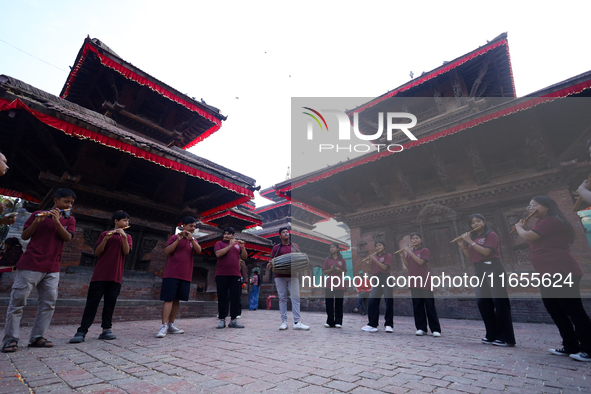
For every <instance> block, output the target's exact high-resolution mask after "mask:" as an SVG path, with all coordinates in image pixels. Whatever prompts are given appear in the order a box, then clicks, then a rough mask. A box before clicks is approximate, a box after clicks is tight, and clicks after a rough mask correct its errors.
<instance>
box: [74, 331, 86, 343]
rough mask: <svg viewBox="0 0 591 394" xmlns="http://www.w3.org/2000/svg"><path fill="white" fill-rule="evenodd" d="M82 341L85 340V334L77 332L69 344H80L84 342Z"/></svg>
mask: <svg viewBox="0 0 591 394" xmlns="http://www.w3.org/2000/svg"><path fill="white" fill-rule="evenodd" d="M84 339H86V334H84V333H83V332H77V333H76V335H74V338H72V339H70V343H82V342H84Z"/></svg>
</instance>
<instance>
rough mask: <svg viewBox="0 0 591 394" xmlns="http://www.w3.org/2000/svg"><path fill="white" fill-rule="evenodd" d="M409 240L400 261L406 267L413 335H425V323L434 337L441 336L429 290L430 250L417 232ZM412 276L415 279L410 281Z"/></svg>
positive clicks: (431, 292) (433, 300) (433, 299)
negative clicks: (411, 308)
mask: <svg viewBox="0 0 591 394" xmlns="http://www.w3.org/2000/svg"><path fill="white" fill-rule="evenodd" d="M410 241H411V242H412V245H413V246H406V247H405V248H404V253H402V254H401V255H400V257H401V259H402V263H403V264H404V266H405V267H406V269H408V277H409V285H408V287H409V288H410V294H411V296H412V307H413V312H414V317H415V327H416V329H417V332H415V335H417V336H422V335H425V334H426V333H427V332H428V331H427V323H428V324H429V327H430V328H431V332H432V333H433V336H434V337H435V338H437V337H440V336H441V325H440V324H439V318H438V317H437V310H436V309H435V298H434V297H433V291H432V290H431V275H430V271H429V259H430V258H431V252H430V251H429V249H427V248H425V247H424V246H423V240H422V239H421V235H420V234H419V233H412V234H411V235H410ZM411 277H414V278H415V280H413V281H410V278H411Z"/></svg>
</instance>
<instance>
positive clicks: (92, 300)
mask: <svg viewBox="0 0 591 394" xmlns="http://www.w3.org/2000/svg"><path fill="white" fill-rule="evenodd" d="M120 291H121V283H117V282H111V281H97V282H90V286H88V296H87V297H86V306H85V307H84V313H83V314H82V323H81V324H80V327H79V328H78V332H82V333H84V335H86V333H88V329H89V328H90V326H91V325H92V323H93V322H94V318H95V316H96V311H97V309H98V306H99V303H100V302H101V298H103V296H104V297H105V302H104V305H103V322H102V324H101V327H102V328H103V329H109V328H111V327H112V324H111V323H112V321H113V312H114V311H115V304H116V303H117V297H119V292H120Z"/></svg>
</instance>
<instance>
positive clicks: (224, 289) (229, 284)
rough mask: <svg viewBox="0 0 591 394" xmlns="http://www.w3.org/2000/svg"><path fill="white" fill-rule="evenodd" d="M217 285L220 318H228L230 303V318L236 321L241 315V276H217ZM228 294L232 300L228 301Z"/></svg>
mask: <svg viewBox="0 0 591 394" xmlns="http://www.w3.org/2000/svg"><path fill="white" fill-rule="evenodd" d="M215 284H216V285H217V288H218V316H219V318H220V319H225V318H226V317H227V316H228V303H230V318H231V319H232V320H234V319H236V316H238V315H239V314H240V305H239V304H240V293H241V292H242V281H241V279H240V277H239V276H225V275H222V276H216V277H215ZM228 293H229V294H230V299H228Z"/></svg>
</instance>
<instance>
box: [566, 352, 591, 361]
mask: <svg viewBox="0 0 591 394" xmlns="http://www.w3.org/2000/svg"><path fill="white" fill-rule="evenodd" d="M570 358H574V359H575V360H577V361H587V362H590V361H591V354H589V353H585V352H578V353H575V354H571V355H570Z"/></svg>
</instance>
